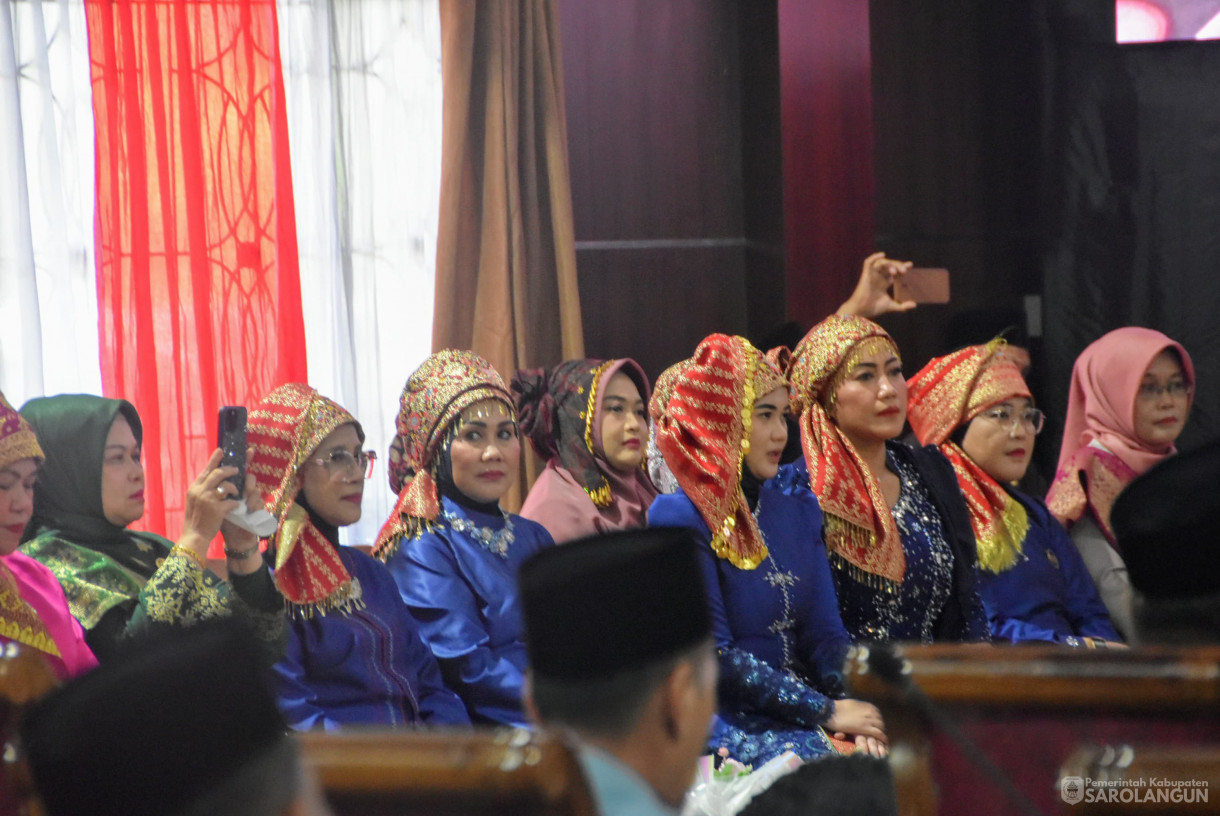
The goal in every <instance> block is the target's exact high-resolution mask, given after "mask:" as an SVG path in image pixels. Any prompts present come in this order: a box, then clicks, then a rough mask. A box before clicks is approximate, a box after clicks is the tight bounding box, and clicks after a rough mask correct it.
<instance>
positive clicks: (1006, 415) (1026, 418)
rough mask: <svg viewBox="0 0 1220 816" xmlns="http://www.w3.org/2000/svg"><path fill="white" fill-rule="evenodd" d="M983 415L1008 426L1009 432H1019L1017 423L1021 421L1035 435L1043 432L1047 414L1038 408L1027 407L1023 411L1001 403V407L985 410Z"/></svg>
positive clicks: (1002, 425) (1001, 425)
mask: <svg viewBox="0 0 1220 816" xmlns="http://www.w3.org/2000/svg"><path fill="white" fill-rule="evenodd" d="M983 416H985V417H987V418H988V419H990V420H991V421H992V422H996V423H999V425H1000V427H1006V428H1008V433H1009V434H1015V433H1016V432H1017V423H1018V422H1019V423H1021V424H1022V425H1024V426H1025V427H1026V428H1029V429H1030V430H1031V431H1033V432H1034V436H1037V435H1038V434H1040V433H1042V426H1043V425H1045V424H1046V414H1044V413H1042V412H1041V411H1039V410H1038V409H1037V408H1026V409H1024V410H1021V411H1014V410H1013V409H1011V408H1007V407H1005V406H1003V405H1001V406H1000V407H999V408H992V409H991V410H990V411H984V412H983Z"/></svg>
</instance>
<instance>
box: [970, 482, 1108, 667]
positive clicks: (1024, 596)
mask: <svg viewBox="0 0 1220 816" xmlns="http://www.w3.org/2000/svg"><path fill="white" fill-rule="evenodd" d="M1009 492H1010V493H1011V494H1012V495H1013V496H1014V497H1015V498H1016V499H1017V500H1018V501H1020V502H1021V503H1022V504H1023V505H1025V509H1026V510H1027V511H1028V513H1029V532H1028V533H1026V535H1025V540H1024V541H1023V542H1022V543H1021V559H1020V560H1019V561H1017V563H1016V564H1015V565H1013V566H1012V567H1011V568H1009V569H1007V570H1005V571H1003V572H1001V573H999V574H996V573H992V572H988V571H987V570H983V569H980V570H979V571H978V575H979V594H980V595H982V596H983V606H984V608H985V609H986V610H987V620H988V623H989V625H990V627H991V636H992V637H993V638H995V639H997V640H1003V641H1007V642H1011V643H1020V642H1022V641H1049V642H1052V643H1065V644H1068V645H1071V646H1082V645H1085V643H1084V639H1085V638H1100V639H1101V640H1106V641H1113V642H1116V643H1121V642H1122V638H1121V637H1119V635H1118V633H1117V632H1116V631H1114V626H1113V625H1112V624H1111V623H1110V616H1109V614H1108V613H1107V612H1106V606H1105V604H1104V603H1102V600H1101V598H1100V596H1098V594H1097V587H1095V586H1094V585H1093V579H1092V578H1090V577H1089V572H1088V569H1086V567H1085V565H1084V562H1083V561H1082V560H1081V559H1080V553H1079V552H1078V551H1077V550H1076V547H1075V545H1073V544H1072V539H1071V537H1070V536H1068V534H1067V531H1066V530H1064V529H1063V527H1062V526H1061V525H1060V524H1059V522H1058V521H1056V520H1055V519H1054V518H1053V517H1052V516H1051V515H1050V512H1049V511H1048V510H1047V509H1046V505H1044V504H1042V502H1040V501H1038V500H1036V499H1032V498H1030V497H1029V496H1026V495H1024V494H1022V493H1020V492H1018V491H1015V490H1010V491H1009Z"/></svg>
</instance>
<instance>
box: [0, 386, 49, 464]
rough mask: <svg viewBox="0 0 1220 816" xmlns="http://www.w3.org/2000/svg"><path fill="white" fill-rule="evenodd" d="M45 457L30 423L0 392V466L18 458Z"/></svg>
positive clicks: (39, 458) (40, 458)
mask: <svg viewBox="0 0 1220 816" xmlns="http://www.w3.org/2000/svg"><path fill="white" fill-rule="evenodd" d="M45 458H46V456H45V455H44V454H43V452H42V448H41V447H40V446H39V445H38V437H37V436H35V435H34V429H33V428H31V427H30V423H28V422H26V421H25V417H23V416H22V415H21V414H19V413H17V410H16V409H15V408H13V406H12V405H10V404H9V401H8V400H7V399H5V397H4V395H3V394H0V467H4V466H6V465H10V464H12V463H13V462H16V461H17V460H18V459H38V460H42V459H45Z"/></svg>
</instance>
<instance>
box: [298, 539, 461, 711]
mask: <svg viewBox="0 0 1220 816" xmlns="http://www.w3.org/2000/svg"><path fill="white" fill-rule="evenodd" d="M338 552H339V557H340V558H341V559H342V561H343V564H344V566H346V567H347V569H348V572H350V573H351V576H352V578H353V579H354V580H355V581H357V582H359V585H360V593H361V599H362V601H363V608H356V605H353V608H350V609H348V610H346V611H344V610H338V609H336V610H331V611H329V612H327V613H325V614H315V615H314V616H313V617H309V618H297V619H295V620H293V621H292V625H291V631H290V634H289V639H288V649H287V653H286V654H285V656H284V658H283V659H282V660H281V661H280V662H279V663H277V664H276V665H275V670H274V674H275V685H276V695H277V697H278V698H279V702H280V709H281V710H282V711H283V712H284V716H285V718H286V719H287V720H288V724H289V725H291V726H292V727H293V728H296V729H298V730H306V729H310V728H325V729H327V730H332V729H335V728H339V727H341V726H346V725H385V726H401V725H410V724H413V723H420V722H422V723H427V724H429V725H468V724H469V723H470V718H469V717H468V716H467V714H466V709H465V707H464V706H463V705H462V701H461V700H460V699H459V698H458V696H457V695H456V694H454V693H453V692H452V691H450V690H449V689H447V688H446V687H445V685H444V682H443V681H442V679H441V673H440V669H439V668H438V667H437V665H436V660H435V659H434V658H433V656H432V653H431V652H430V651H429V650H428V647H427V646H425V645H424V642H423V640H421V638H420V635H419V627H418V626H417V625H416V623H415V621H414V620H413V619H412V617H411V615H410V614H409V613H408V611H407V608H406V606H405V605H404V604H403V602H402V599H401V598H400V597H399V595H398V588H397V587H396V586H395V585H394V579H393V578H391V577H390V573H389V572H388V571H387V570H386V568H385V566H384V565H383V564H381V563H380V562H378V561H376V560H375V559H373V558H371V557H370V556H367V555H365V554H364V553H362V552H360V551H359V550H356V549H352V548H350V547H338Z"/></svg>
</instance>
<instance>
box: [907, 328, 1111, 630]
mask: <svg viewBox="0 0 1220 816" xmlns="http://www.w3.org/2000/svg"><path fill="white" fill-rule="evenodd" d="M907 389H908V400H909V402H908V405H909V408H908V413H909V416H910V420H911V428H912V429H913V430H914V431H915V435H916V436H917V437H918V438H919V441H920V442H921V443H923V444H925V445H936V446H938V447H939V448H940V451H941V453H943V454H944V455H945V458H946V459H948V460H949V463H950V464H952V465H953V470H954V472H955V473H956V474H957V482H958V484H959V485H960V486H961V489H962V495H963V496H965V498H966V506H967V508H968V509H969V511H970V524H971V526H972V527H973V528H974V535H975V539H976V541H977V542H978V555H979V558H978V565H979V569H978V576H979V592H980V594H981V595H982V597H983V605H984V606H985V608H986V610H987V619H988V623H989V624H990V627H991V636H992V637H993V638H995V639H997V640H1001V641H1008V642H1011V643H1018V642H1021V641H1049V642H1052V643H1064V644H1067V645H1069V646H1089V647H1092V646H1099V645H1108V644H1110V643H1114V642H1117V641H1119V636H1118V633H1117V632H1115V631H1114V627H1113V626H1112V625H1111V624H1110V616H1109V615H1108V614H1107V612H1106V607H1105V605H1104V604H1103V603H1102V602H1101V598H1100V597H1098V595H1097V588H1096V587H1094V586H1093V580H1092V578H1090V577H1089V573H1088V570H1087V569H1086V568H1085V565H1084V562H1083V561H1082V560H1081V558H1080V554H1079V553H1077V552H1076V548H1075V547H1074V546H1072V541H1071V539H1070V538H1069V537H1068V534H1067V532H1066V531H1065V530H1064V529H1063V527H1062V526H1060V524H1059V522H1058V521H1057V520H1055V518H1054V517H1053V516H1051V514H1050V512H1049V511H1048V510H1047V508H1046V505H1045V504H1043V503H1042V502H1041V501H1039V500H1037V499H1034V498H1032V497H1030V496H1027V495H1025V494H1023V493H1021V492H1020V491H1018V490H1016V489H1015V488H1014V487H1013V485H1014V484H1015V483H1016V482H1018V481H1019V480H1020V479H1021V477H1022V476H1024V475H1025V469H1026V468H1027V467H1029V460H1030V457H1031V456H1033V453H1034V438H1035V437H1036V436H1037V435H1038V432H1039V431H1041V430H1042V423H1043V416H1042V412H1041V411H1039V410H1038V409H1037V408H1035V407H1034V402H1033V398H1032V396H1031V395H1030V392H1029V387H1028V386H1027V385H1026V384H1025V380H1024V379H1023V378H1022V377H1021V372H1020V371H1018V370H1017V367H1016V365H1014V364H1013V363H1012V362H1011V361H1010V360H1009V358H1008V357H1007V355H1006V354H1005V346H1004V341H1003V340H993V341H992V342H990V343H988V344H986V345H982V346H968V347H966V348H964V349H962V350H960V351H957V352H954V353H953V354H949V355H946V356H944V357H937V358H934V359H933V360H931V361H930V362H929V363H928V364H927V365H926V366H924V367H923V369H922V370H921V371H920V372H919V373H918V374H916V375H915V376H914V377H912V378H911V379H910V380H909V381H908V382H907Z"/></svg>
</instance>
